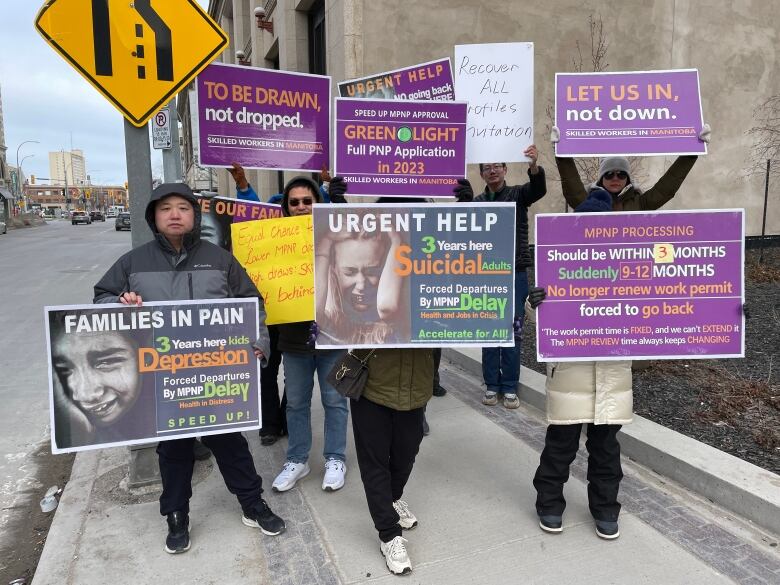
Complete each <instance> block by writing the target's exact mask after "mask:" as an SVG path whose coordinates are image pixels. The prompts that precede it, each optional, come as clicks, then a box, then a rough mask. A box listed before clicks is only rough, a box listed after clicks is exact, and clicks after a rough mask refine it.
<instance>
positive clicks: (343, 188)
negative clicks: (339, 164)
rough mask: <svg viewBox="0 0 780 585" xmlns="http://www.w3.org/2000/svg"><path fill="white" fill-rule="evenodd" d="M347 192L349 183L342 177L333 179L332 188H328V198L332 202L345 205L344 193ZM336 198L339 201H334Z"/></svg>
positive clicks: (331, 181)
mask: <svg viewBox="0 0 780 585" xmlns="http://www.w3.org/2000/svg"><path fill="white" fill-rule="evenodd" d="M346 192H347V183H346V181H344V179H343V178H342V177H333V178H332V179H331V180H330V186H329V187H328V196H329V197H330V200H331V201H334V202H336V203H343V202H344V201H345V199H344V193H346ZM334 197H336V198H337V199H334Z"/></svg>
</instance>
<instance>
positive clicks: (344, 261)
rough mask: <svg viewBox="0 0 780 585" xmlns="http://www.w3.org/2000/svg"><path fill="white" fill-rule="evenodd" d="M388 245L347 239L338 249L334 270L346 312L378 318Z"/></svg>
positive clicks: (336, 250)
mask: <svg viewBox="0 0 780 585" xmlns="http://www.w3.org/2000/svg"><path fill="white" fill-rule="evenodd" d="M386 251H387V250H386V246H385V245H384V243H383V242H382V241H381V240H379V239H369V240H357V239H355V240H345V241H342V242H339V243H338V244H337V245H336V246H335V269H336V278H337V280H338V285H339V289H340V290H341V302H342V306H343V309H344V311H345V312H347V313H357V314H359V315H361V316H363V317H364V318H371V319H375V318H376V293H377V286H378V285H379V277H380V276H381V274H382V268H383V266H384V261H385V253H386Z"/></svg>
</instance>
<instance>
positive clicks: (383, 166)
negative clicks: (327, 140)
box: [334, 98, 467, 197]
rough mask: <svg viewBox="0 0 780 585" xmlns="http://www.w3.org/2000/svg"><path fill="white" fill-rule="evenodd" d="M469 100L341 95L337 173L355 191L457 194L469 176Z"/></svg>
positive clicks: (336, 140)
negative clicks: (362, 97)
mask: <svg viewBox="0 0 780 585" xmlns="http://www.w3.org/2000/svg"><path fill="white" fill-rule="evenodd" d="M466 111H467V104H466V103H465V102H450V101H411V100H409V101H406V100H392V101H391V100H360V99H351V98H336V124H335V128H334V135H335V137H334V144H335V150H336V155H335V164H334V166H335V171H334V174H338V175H340V176H342V177H344V180H345V181H346V182H347V183H348V184H349V194H350V195H375V196H387V197H452V189H453V188H454V187H455V186H456V185H457V181H458V179H460V178H463V177H465V176H466Z"/></svg>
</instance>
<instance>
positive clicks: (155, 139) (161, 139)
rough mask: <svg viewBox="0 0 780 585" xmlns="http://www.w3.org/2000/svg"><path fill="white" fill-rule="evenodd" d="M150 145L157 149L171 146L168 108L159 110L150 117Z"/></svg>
mask: <svg viewBox="0 0 780 585" xmlns="http://www.w3.org/2000/svg"><path fill="white" fill-rule="evenodd" d="M152 145H153V146H154V148H156V149H157V150H160V149H168V148H170V147H171V117H170V116H169V115H168V108H165V109H163V110H160V111H159V112H157V114H155V116H154V118H152Z"/></svg>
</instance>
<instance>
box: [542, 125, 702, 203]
mask: <svg viewBox="0 0 780 585" xmlns="http://www.w3.org/2000/svg"><path fill="white" fill-rule="evenodd" d="M711 133H712V132H711V129H710V126H709V124H704V125H703V126H702V129H701V131H700V132H699V140H701V141H702V142H707V143H709V141H710V134H711ZM560 137H561V133H560V130H559V129H558V127H557V126H553V127H552V132H551V134H550V140H551V141H552V143H553V144H555V143H557V142H558V141H559V140H560ZM697 158H698V157H697V156H696V155H686V156H678V157H677V159H676V160H675V161H674V162H673V163H672V165H671V166H670V167H669V168H668V169H667V171H666V172H665V173H664V174H663V175H662V176H661V178H660V179H659V180H658V181H657V182H656V184H655V185H653V186H652V187H651V188H650V189H648V190H647V191H642V190H641V189H640V188H639V187H638V186H637V185H636V184H635V183H634V181H632V179H631V168H630V165H629V162H628V159H626V158H625V157H622V156H611V157H608V158H605V159H603V160H602V161H601V164H600V165H599V174H598V179H597V180H596V182H595V183H592V184H591V185H588V187H587V188H586V187H585V185H584V184H583V182H582V179H581V178H580V174H579V172H577V165H576V164H575V163H574V159H573V158H562V157H557V156H556V157H555V164H556V165H557V166H558V173H559V174H560V176H561V190H562V191H563V197H564V199H566V203H567V204H568V205H569V207H571V208H573V209H576V208H577V206H578V205H580V204H581V203H582V202H583V201H585V200H586V199H587V198H588V194H589V193H590V192H591V191H593V190H594V189H604V190H606V191H607V192H608V193H609V194H610V195H611V196H612V210H613V211H653V210H655V209H659V208H661V207H663V206H664V205H666V203H668V202H669V201H670V200H671V199H672V197H674V196H675V195H676V194H677V191H678V190H679V189H680V186H681V185H682V183H683V181H684V180H685V177H687V176H688V173H689V172H690V171H691V169H692V168H693V165H694V163H696V159H697Z"/></svg>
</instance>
